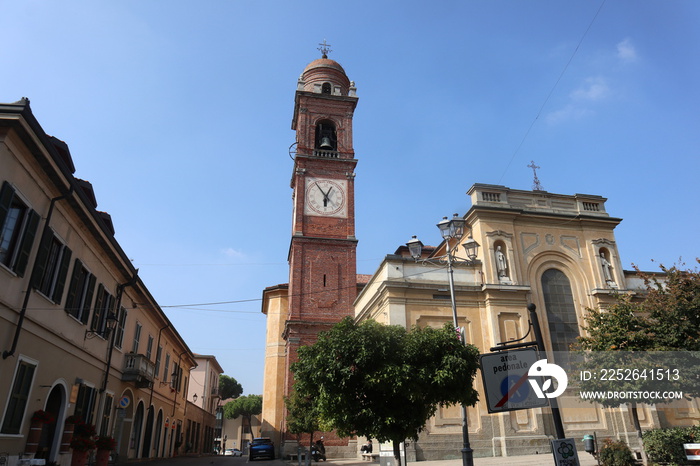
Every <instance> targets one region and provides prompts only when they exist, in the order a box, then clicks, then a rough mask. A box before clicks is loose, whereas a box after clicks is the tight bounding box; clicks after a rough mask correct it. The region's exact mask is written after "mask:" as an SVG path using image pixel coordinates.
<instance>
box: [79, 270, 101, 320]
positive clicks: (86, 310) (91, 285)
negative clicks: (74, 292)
mask: <svg viewBox="0 0 700 466" xmlns="http://www.w3.org/2000/svg"><path fill="white" fill-rule="evenodd" d="M96 281H97V280H96V279H95V276H94V275H90V280H89V281H88V289H87V293H85V302H84V303H83V310H82V313H81V315H80V321H81V322H82V323H84V324H87V321H88V316H89V315H90V304H91V303H92V294H93V293H94V292H95V282H96Z"/></svg>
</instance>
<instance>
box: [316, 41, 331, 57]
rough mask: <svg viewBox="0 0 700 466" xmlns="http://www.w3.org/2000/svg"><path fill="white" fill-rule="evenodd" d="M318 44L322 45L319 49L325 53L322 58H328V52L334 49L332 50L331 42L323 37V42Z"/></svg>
mask: <svg viewBox="0 0 700 466" xmlns="http://www.w3.org/2000/svg"><path fill="white" fill-rule="evenodd" d="M318 45H320V47H319V48H318V49H317V50H318V51H320V52H321V53H322V54H323V55H322V58H328V54H329V53H330V52H332V51H333V50H331V44H327V43H326V39H323V42H322V43H320V44H318Z"/></svg>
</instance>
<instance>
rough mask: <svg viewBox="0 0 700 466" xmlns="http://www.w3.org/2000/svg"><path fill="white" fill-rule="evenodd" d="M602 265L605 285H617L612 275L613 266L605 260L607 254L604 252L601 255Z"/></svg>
mask: <svg viewBox="0 0 700 466" xmlns="http://www.w3.org/2000/svg"><path fill="white" fill-rule="evenodd" d="M600 264H601V265H602V266H603V278H604V279H605V283H608V284H611V283H615V280H614V279H613V275H612V264H610V262H608V260H607V259H606V258H605V253H604V252H602V251H601V253H600Z"/></svg>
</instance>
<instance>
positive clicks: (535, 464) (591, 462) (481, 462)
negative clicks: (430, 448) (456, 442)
mask: <svg viewBox="0 0 700 466" xmlns="http://www.w3.org/2000/svg"><path fill="white" fill-rule="evenodd" d="M578 459H579V464H580V466H597V465H598V462H597V461H596V459H595V458H593V456H591V455H590V454H588V453H586V452H578ZM285 463H286V466H297V465H298V463H297V462H293V461H286V462H285ZM326 464H327V465H328V466H377V465H378V464H379V463H370V462H368V461H362V460H354V459H337V460H334V459H330V460H328V461H327V462H323V463H312V465H313V466H326ZM408 465H410V466H462V459H461V458H460V459H454V460H437V461H410V462H408ZM503 465H508V466H550V465H552V466H554V457H553V456H552V454H551V453H543V454H541V455H524V456H495V457H493V456H492V457H488V458H474V466H503ZM302 466H303V463H302ZM402 466H407V465H402Z"/></svg>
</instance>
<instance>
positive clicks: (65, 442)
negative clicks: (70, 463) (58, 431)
mask: <svg viewBox="0 0 700 466" xmlns="http://www.w3.org/2000/svg"><path fill="white" fill-rule="evenodd" d="M73 429H75V424H71V423H68V422H66V425H65V426H64V427H63V436H62V437H61V448H60V450H59V451H60V452H61V453H68V451H70V441H71V439H72V438H73Z"/></svg>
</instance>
